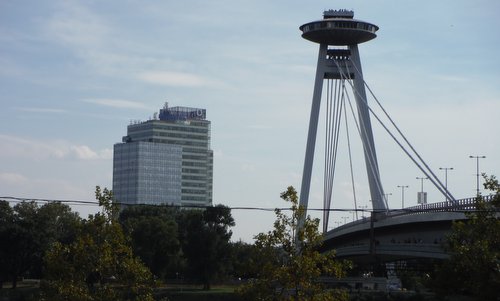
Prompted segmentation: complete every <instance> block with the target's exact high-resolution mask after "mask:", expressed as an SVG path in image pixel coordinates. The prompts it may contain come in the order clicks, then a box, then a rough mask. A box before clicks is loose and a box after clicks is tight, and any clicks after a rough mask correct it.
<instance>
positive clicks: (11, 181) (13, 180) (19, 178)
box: [0, 172, 27, 185]
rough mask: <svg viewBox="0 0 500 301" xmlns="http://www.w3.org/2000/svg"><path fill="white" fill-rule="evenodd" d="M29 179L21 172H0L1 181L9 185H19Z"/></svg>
mask: <svg viewBox="0 0 500 301" xmlns="http://www.w3.org/2000/svg"><path fill="white" fill-rule="evenodd" d="M26 181H27V178H26V177H25V176H23V175H21V174H18V173H13V172H2V173H0V182H2V183H4V184H8V185H18V184H21V183H24V182H26Z"/></svg>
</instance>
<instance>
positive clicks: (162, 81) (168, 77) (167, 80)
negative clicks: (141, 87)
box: [138, 71, 214, 87]
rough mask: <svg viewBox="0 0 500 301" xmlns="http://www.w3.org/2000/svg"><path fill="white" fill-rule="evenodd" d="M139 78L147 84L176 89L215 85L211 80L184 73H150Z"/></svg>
mask: <svg viewBox="0 0 500 301" xmlns="http://www.w3.org/2000/svg"><path fill="white" fill-rule="evenodd" d="M138 78H139V79H140V80H142V81H145V82H147V83H151V84H157V85H164V86H174V87H202V86H210V85H213V84H214V82H213V81H211V80H208V79H205V78H203V77H200V76H198V75H195V74H191V73H184V72H170V71H148V72H143V73H141V74H139V75H138Z"/></svg>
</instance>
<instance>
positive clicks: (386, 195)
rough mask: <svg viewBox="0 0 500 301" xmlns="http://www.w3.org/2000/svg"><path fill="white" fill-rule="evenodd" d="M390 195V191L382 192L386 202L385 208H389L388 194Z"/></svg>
mask: <svg viewBox="0 0 500 301" xmlns="http://www.w3.org/2000/svg"><path fill="white" fill-rule="evenodd" d="M390 195H392V193H386V194H384V196H385V202H386V203H387V208H389V196H390Z"/></svg>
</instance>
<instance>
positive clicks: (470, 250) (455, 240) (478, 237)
mask: <svg viewBox="0 0 500 301" xmlns="http://www.w3.org/2000/svg"><path fill="white" fill-rule="evenodd" d="M485 179H486V182H485V188H487V189H489V190H490V191H491V192H493V196H492V199H491V200H490V201H489V202H487V201H485V198H484V197H482V196H480V195H478V196H477V199H476V208H475V210H474V211H473V212H471V213H466V215H467V217H468V219H467V220H465V221H456V222H454V223H453V226H452V232H451V233H450V235H449V236H448V239H447V245H446V248H447V250H448V252H449V253H450V254H451V255H450V256H451V257H450V259H449V260H448V261H446V262H445V263H444V264H443V265H442V266H441V267H440V268H439V269H438V271H437V277H436V281H435V282H434V283H435V289H436V291H437V292H438V293H439V294H441V295H471V296H473V297H475V298H476V299H477V300H499V299H500V290H499V288H500V215H499V208H500V185H499V183H498V180H497V179H496V178H495V177H494V176H492V177H489V178H487V177H485Z"/></svg>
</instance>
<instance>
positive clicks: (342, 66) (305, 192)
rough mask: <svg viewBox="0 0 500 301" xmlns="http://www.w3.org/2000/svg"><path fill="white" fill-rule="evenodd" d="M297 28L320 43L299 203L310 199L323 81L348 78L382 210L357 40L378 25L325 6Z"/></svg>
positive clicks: (372, 191)
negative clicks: (316, 17) (319, 14)
mask: <svg viewBox="0 0 500 301" xmlns="http://www.w3.org/2000/svg"><path fill="white" fill-rule="evenodd" d="M300 30H301V31H302V37H303V38H304V39H306V40H309V41H312V42H315V43H318V44H319V53H318V64H317V67H316V79H315V82H314V91H313V98H312V106H311V116H310V120H309V131H308V135H307V145H306V154H305V159H304V170H303V175H302V186H301V190H300V200H299V201H300V205H301V206H303V207H304V208H305V209H307V205H308V201H309V190H310V185H311V173H312V167H313V160H314V149H315V144H316V134H317V129H318V118H319V111H320V106H321V94H322V90H323V82H324V80H326V79H341V78H344V79H345V78H348V79H349V80H351V81H352V83H353V90H354V92H353V93H354V97H355V100H356V107H357V112H358V119H359V128H360V135H361V140H362V144H363V149H364V157H365V164H366V171H367V175H368V184H369V187H370V196H371V202H372V206H373V209H374V210H376V211H380V210H381V211H385V210H387V203H386V201H385V198H384V191H383V188H382V185H381V182H380V173H379V168H378V162H377V155H376V151H375V143H374V140H373V132H372V126H371V122H370V110H369V107H368V103H367V99H366V91H365V83H364V80H363V72H362V69H361V60H360V56H359V50H358V44H360V43H363V42H366V41H369V40H372V39H374V38H375V37H376V36H377V35H376V34H375V33H376V31H377V30H378V26H376V25H374V24H371V23H367V22H364V21H360V20H356V19H354V12H353V11H350V10H328V11H325V12H324V14H323V19H322V20H318V21H313V22H309V23H306V24H304V25H302V26H300ZM328 209H329V208H328Z"/></svg>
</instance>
